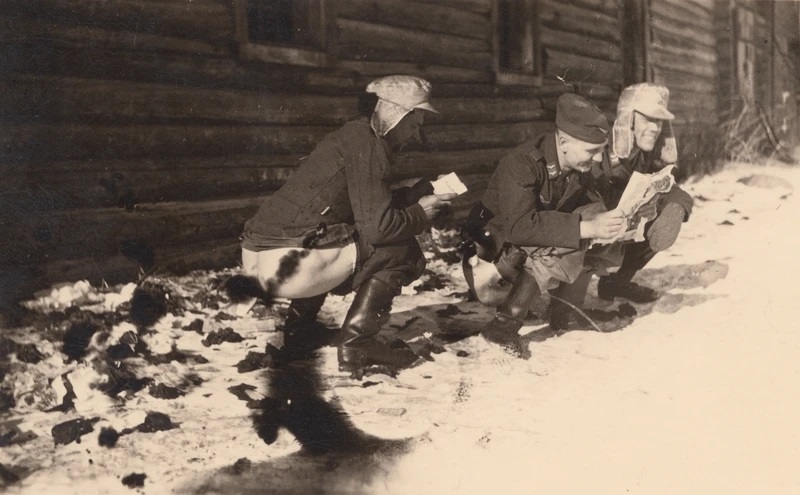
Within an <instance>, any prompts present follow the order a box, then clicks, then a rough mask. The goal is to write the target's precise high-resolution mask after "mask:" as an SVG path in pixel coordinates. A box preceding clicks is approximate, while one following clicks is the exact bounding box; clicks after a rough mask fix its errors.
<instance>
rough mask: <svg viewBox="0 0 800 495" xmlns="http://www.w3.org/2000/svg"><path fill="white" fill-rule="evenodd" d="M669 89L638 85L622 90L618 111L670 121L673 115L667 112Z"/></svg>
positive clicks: (658, 85)
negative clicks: (623, 110)
mask: <svg viewBox="0 0 800 495" xmlns="http://www.w3.org/2000/svg"><path fill="white" fill-rule="evenodd" d="M668 103H669V89H667V88H666V87H664V86H661V85H660V84H655V83H648V82H645V83H639V84H634V85H633V86H628V87H627V88H625V89H623V90H622V94H621V95H620V96H619V102H618V103H617V113H620V109H621V108H622V109H625V110H628V111H636V112H639V113H641V114H642V115H644V116H646V117H650V118H651V119H659V120H672V119H674V118H675V115H673V114H672V112H670V111H669V110H667V104H668Z"/></svg>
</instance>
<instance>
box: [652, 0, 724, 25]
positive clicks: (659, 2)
mask: <svg viewBox="0 0 800 495" xmlns="http://www.w3.org/2000/svg"><path fill="white" fill-rule="evenodd" d="M651 10H652V11H653V13H658V14H660V13H662V12H663V11H669V12H670V17H672V18H675V19H686V21H685V22H696V23H698V24H699V23H701V22H702V23H704V24H708V23H709V22H712V21H713V20H714V10H713V9H708V8H704V7H703V6H701V5H698V4H696V3H693V2H690V1H688V0H656V1H654V2H652V4H651ZM688 18H691V20H689V19H688Z"/></svg>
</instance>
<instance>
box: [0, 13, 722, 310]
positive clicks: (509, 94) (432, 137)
mask: <svg viewBox="0 0 800 495" xmlns="http://www.w3.org/2000/svg"><path fill="white" fill-rule="evenodd" d="M322 1H323V2H324V7H325V8H324V9H323V10H324V12H325V19H324V21H325V22H324V25H325V26H327V28H326V29H327V31H326V33H325V34H326V36H324V37H321V38H324V39H325V40H326V41H325V43H326V45H325V46H324V47H322V48H320V49H319V50H317V51H311V50H306V51H302V52H301V51H298V52H297V53H295V54H289V55H287V54H286V53H285V52H283V51H281V50H280V49H277V50H276V49H274V47H267V46H263V45H252V44H243V42H244V41H246V39H244V37H246V32H247V31H246V29H245V30H243V29H242V26H241V25H238V27H237V19H239V18H241V16H242V10H241V9H238V8H237V7H236V6H237V5H241V4H237V2H234V1H233V0H193V1H192V2H174V1H169V0H147V1H142V0H71V1H70V2H64V1H61V0H4V1H3V2H0V84H2V86H3V91H0V128H1V129H0V169H2V170H1V171H2V174H3V178H4V180H3V181H2V185H0V203H1V204H0V224H2V226H3V227H4V232H5V233H6V235H4V236H3V237H2V238H0V299H2V298H3V297H9V295H10V294H19V293H24V292H25V291H29V290H31V289H33V288H36V287H41V286H43V285H46V284H49V283H52V282H57V281H63V280H75V279H78V278H89V279H91V280H93V281H99V280H101V279H105V280H106V281H107V282H109V283H110V282H116V281H121V280H129V279H131V278H133V277H135V276H136V273H137V272H138V270H139V269H140V267H142V266H144V267H145V268H148V267H151V268H152V267H155V268H153V269H155V270H187V269H190V268H195V267H214V266H221V265H231V264H233V263H235V262H236V258H237V237H238V235H239V233H240V231H241V228H242V224H243V222H244V221H245V220H246V219H247V218H248V217H249V216H250V215H252V213H253V212H254V211H255V209H256V208H257V205H258V204H259V203H260V201H262V200H263V198H264V197H265V196H266V195H268V194H271V193H272V192H273V191H275V190H276V189H277V188H279V187H280V186H281V185H282V184H283V183H284V182H285V181H286V179H287V178H288V177H290V176H291V174H292V172H293V171H294V170H295V169H296V167H297V166H298V163H299V160H300V159H301V158H302V157H303V156H305V155H307V154H308V153H309V152H310V151H311V150H312V149H313V146H314V145H315V143H317V142H318V141H319V140H320V139H321V138H322V136H324V135H325V134H326V133H328V132H330V131H332V130H334V129H336V128H337V127H338V126H340V125H341V124H342V123H343V122H345V121H347V120H349V119H352V118H354V117H355V116H356V115H357V114H358V112H359V107H358V95H359V94H360V93H361V92H363V88H364V87H365V85H366V84H367V83H368V82H369V81H370V80H371V79H374V78H376V77H380V76H383V75H387V74H392V73H406V74H413V75H418V76H421V77H425V78H427V79H428V80H430V81H431V82H432V83H433V85H434V104H435V105H436V106H437V107H438V108H439V109H440V110H441V111H442V113H443V115H442V117H441V118H439V119H437V120H433V121H432V122H429V125H427V126H426V129H425V132H426V137H427V139H428V141H429V142H430V148H429V149H420V150H417V151H415V152H413V153H409V154H408V156H407V157H406V158H405V159H404V160H402V161H401V163H400V164H399V165H398V167H397V170H396V171H395V172H394V175H395V177H396V178H397V179H398V180H399V179H406V178H413V177H421V176H435V175H437V174H438V173H442V172H449V171H452V170H455V171H457V172H458V173H459V175H462V176H463V178H464V181H465V182H466V183H467V184H468V185H469V186H470V191H469V192H468V193H467V194H466V195H465V196H464V197H463V198H461V199H460V200H459V204H458V211H459V212H461V214H463V213H464V212H466V211H467V210H468V208H469V206H470V205H471V204H472V203H474V201H476V200H477V198H478V197H479V196H480V194H481V192H482V190H483V188H484V187H485V185H486V181H487V180H488V177H489V174H491V172H492V171H493V170H494V168H495V166H496V164H497V161H498V160H499V159H500V158H501V157H502V156H503V155H504V154H506V153H507V152H508V151H509V150H510V149H511V148H513V147H514V146H516V145H517V144H519V143H520V142H522V141H523V140H525V139H526V138H529V137H532V136H534V135H536V134H538V133H540V132H542V131H544V130H547V129H550V128H552V120H553V117H554V109H555V101H556V99H557V98H558V96H559V95H560V94H562V93H563V92H565V91H569V90H574V91H577V92H579V93H582V94H585V95H587V96H589V97H591V98H593V99H594V100H595V101H596V102H597V103H598V104H599V106H600V107H601V108H602V109H603V110H604V111H605V112H606V113H607V115H608V117H609V118H611V119H613V117H614V112H615V107H616V99H617V96H618V94H619V91H620V90H621V86H622V84H623V74H624V73H625V71H624V67H623V63H624V62H623V56H622V50H621V47H622V45H623V43H624V42H625V41H624V40H623V39H622V38H623V33H622V31H623V30H622V22H621V20H622V16H623V15H624V12H622V11H621V9H622V5H623V2H621V1H619V0H573V1H571V2H560V1H558V0H518V1H525V2H527V3H526V9H527V10H526V11H527V12H530V15H531V19H530V22H531V23H532V24H531V25H532V26H533V27H534V29H532V30H531V32H532V35H531V36H529V37H528V38H526V39H529V40H530V42H531V43H533V46H532V47H530V49H526V50H527V51H526V53H528V52H530V53H532V54H533V56H534V57H535V59H536V60H535V63H533V64H532V65H531V67H533V69H534V72H533V73H531V72H530V71H527V72H526V73H525V74H516V73H513V71H511V72H509V73H500V72H497V70H498V65H497V53H498V43H499V40H498V29H503V28H502V26H500V27H498V26H497V19H498V15H497V9H498V7H497V5H498V4H497V2H500V1H507V0H413V1H411V0H322ZM648 6H649V9H648V16H649V20H650V21H649V22H650V23H651V32H652V39H651V40H649V42H648V46H647V58H648V62H649V67H650V73H649V75H648V76H649V78H651V79H652V80H655V81H657V82H662V83H665V84H667V85H668V86H669V87H670V88H672V89H673V99H672V102H671V104H670V106H671V107H672V108H673V109H674V110H675V113H676V115H678V116H679V118H680V119H681V120H680V122H679V124H680V126H682V127H681V128H682V129H683V132H687V133H689V134H691V133H692V132H693V131H694V130H696V129H697V128H699V127H703V126H708V125H712V123H713V122H715V108H716V98H715V93H716V91H717V89H716V88H717V74H716V70H715V61H716V60H717V58H718V57H719V55H718V53H719V52H718V50H717V49H716V41H715V40H716V38H715V35H714V30H713V27H714V20H715V18H714V15H713V13H714V0H649V3H648ZM243 33H244V34H243ZM687 61H688V63H687Z"/></svg>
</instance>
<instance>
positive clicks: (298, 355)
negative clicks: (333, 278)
mask: <svg viewBox="0 0 800 495" xmlns="http://www.w3.org/2000/svg"><path fill="white" fill-rule="evenodd" d="M326 296H327V294H320V295H319V296H314V297H308V298H303V299H292V302H291V304H290V305H289V313H288V315H287V316H286V321H285V322H284V325H283V349H282V350H283V353H282V357H284V358H286V359H287V360H295V359H306V358H307V357H310V356H311V354H312V353H313V352H314V351H316V350H317V349H319V348H320V347H324V346H326V345H329V344H331V343H332V342H333V340H334V339H335V337H336V335H337V334H338V331H336V330H333V329H330V328H328V327H326V326H325V325H323V324H321V323H320V322H318V321H317V314H319V310H320V309H322V305H323V304H324V303H325V297H326Z"/></svg>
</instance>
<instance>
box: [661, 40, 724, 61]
mask: <svg viewBox="0 0 800 495" xmlns="http://www.w3.org/2000/svg"><path fill="white" fill-rule="evenodd" d="M651 49H652V50H653V51H656V52H662V53H668V54H670V55H673V56H675V57H679V58H683V59H684V63H685V64H687V65H695V64H698V65H716V63H717V51H716V50H713V49H711V48H708V47H700V48H694V47H692V48H684V47H680V46H676V45H673V44H654V45H652V47H651Z"/></svg>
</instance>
